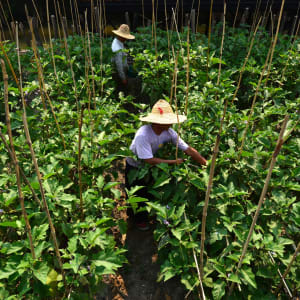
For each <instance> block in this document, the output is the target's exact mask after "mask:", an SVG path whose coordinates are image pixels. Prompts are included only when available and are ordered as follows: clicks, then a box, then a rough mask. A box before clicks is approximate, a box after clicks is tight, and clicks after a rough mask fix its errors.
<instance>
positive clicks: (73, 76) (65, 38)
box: [58, 5, 79, 115]
mask: <svg viewBox="0 0 300 300" xmlns="http://www.w3.org/2000/svg"><path fill="white" fill-rule="evenodd" d="M58 13H59V16H60V18H61V20H62V15H61V11H60V7H59V5H58ZM63 36H64V45H65V49H66V54H67V58H68V62H69V65H70V70H71V75H72V80H73V87H74V93H75V100H76V107H77V114H78V115H79V101H78V92H77V86H76V81H75V74H74V70H73V63H72V60H71V57H70V52H69V47H68V42H67V37H66V35H65V31H64V30H63Z"/></svg>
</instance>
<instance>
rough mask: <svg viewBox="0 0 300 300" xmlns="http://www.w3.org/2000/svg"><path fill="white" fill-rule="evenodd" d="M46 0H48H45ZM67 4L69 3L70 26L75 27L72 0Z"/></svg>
mask: <svg viewBox="0 0 300 300" xmlns="http://www.w3.org/2000/svg"><path fill="white" fill-rule="evenodd" d="M47 1H48V0H47ZM69 4H70V11H71V18H72V26H73V28H75V22H74V13H73V4H72V0H70V2H69Z"/></svg>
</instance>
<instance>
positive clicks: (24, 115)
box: [16, 27, 67, 289]
mask: <svg viewBox="0 0 300 300" xmlns="http://www.w3.org/2000/svg"><path fill="white" fill-rule="evenodd" d="M16 41H17V54H18V66H19V74H20V80H19V82H20V92H21V98H22V106H23V115H22V119H23V124H24V130H25V135H26V141H27V144H28V146H29V149H30V153H31V157H32V161H33V164H34V167H35V171H36V174H37V178H38V182H39V186H40V192H41V196H42V201H43V205H44V210H45V212H46V215H47V218H48V222H49V226H50V231H51V235H52V239H53V243H54V249H55V252H56V256H57V259H58V263H59V266H60V269H61V274H62V277H63V281H64V285H65V288H66V289H67V283H66V278H65V272H64V269H63V264H62V260H61V256H60V253H59V247H58V242H57V238H56V233H55V228H54V225H53V222H52V219H51V216H50V212H49V209H48V204H47V202H46V197H45V192H44V188H43V184H42V176H41V173H40V170H39V166H38V162H37V159H36V156H35V152H34V149H33V146H32V141H31V137H30V133H29V129H28V122H27V115H26V105H25V98H24V94H23V88H22V69H21V60H20V48H19V37H18V27H16Z"/></svg>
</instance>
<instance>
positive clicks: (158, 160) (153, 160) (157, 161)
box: [144, 157, 183, 165]
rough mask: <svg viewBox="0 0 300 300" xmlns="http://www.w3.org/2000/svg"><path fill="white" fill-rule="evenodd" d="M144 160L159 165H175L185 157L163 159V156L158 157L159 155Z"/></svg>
mask: <svg viewBox="0 0 300 300" xmlns="http://www.w3.org/2000/svg"><path fill="white" fill-rule="evenodd" d="M144 161H145V162H146V163H148V164H150V165H157V164H162V163H166V164H169V165H174V164H180V163H182V162H183V159H181V158H179V159H177V160H176V159H162V158H158V157H152V158H148V159H144Z"/></svg>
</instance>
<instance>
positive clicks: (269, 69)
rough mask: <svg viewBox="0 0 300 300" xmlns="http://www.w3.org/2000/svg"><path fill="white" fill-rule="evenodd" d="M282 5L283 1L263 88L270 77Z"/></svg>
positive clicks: (283, 1)
mask: <svg viewBox="0 0 300 300" xmlns="http://www.w3.org/2000/svg"><path fill="white" fill-rule="evenodd" d="M284 3H285V0H282V2H281V8H280V13H279V18H278V23H277V28H276V33H275V38H274V42H273V47H272V51H271V56H270V63H269V67H268V71H267V76H266V81H265V86H267V82H268V79H269V76H270V71H271V66H272V61H273V55H274V50H275V46H276V43H277V39H278V32H279V28H280V22H281V17H282V12H283V7H284Z"/></svg>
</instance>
